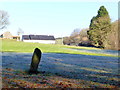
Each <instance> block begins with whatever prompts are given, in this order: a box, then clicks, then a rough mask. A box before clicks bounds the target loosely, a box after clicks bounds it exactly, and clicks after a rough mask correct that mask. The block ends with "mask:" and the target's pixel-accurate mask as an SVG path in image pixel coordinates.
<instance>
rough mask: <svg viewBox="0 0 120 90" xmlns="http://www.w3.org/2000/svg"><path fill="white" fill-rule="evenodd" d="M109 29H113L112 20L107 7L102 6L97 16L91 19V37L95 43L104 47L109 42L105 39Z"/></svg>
mask: <svg viewBox="0 0 120 90" xmlns="http://www.w3.org/2000/svg"><path fill="white" fill-rule="evenodd" d="M109 31H111V20H110V17H109V14H108V11H107V10H106V8H105V7H104V6H101V7H100V9H99V10H98V14H97V16H95V17H93V18H92V19H91V23H90V26H89V31H88V35H89V39H90V40H91V41H92V44H93V45H95V46H100V47H103V48H104V47H106V44H107V43H108V42H106V41H105V39H106V36H107V34H108V33H109Z"/></svg>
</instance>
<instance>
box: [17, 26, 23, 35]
mask: <svg viewBox="0 0 120 90" xmlns="http://www.w3.org/2000/svg"><path fill="white" fill-rule="evenodd" d="M23 33H24V31H23V30H22V29H21V28H19V29H18V31H17V34H18V36H19V35H21V34H23Z"/></svg>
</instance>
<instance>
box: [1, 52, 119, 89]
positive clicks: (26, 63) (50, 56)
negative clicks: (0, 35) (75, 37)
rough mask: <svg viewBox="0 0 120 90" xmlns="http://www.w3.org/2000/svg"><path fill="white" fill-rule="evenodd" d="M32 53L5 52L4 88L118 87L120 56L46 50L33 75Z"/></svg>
mask: <svg viewBox="0 0 120 90" xmlns="http://www.w3.org/2000/svg"><path fill="white" fill-rule="evenodd" d="M31 58H32V53H8V52H3V53H2V70H3V71H2V79H3V88H9V87H10V88H56V87H59V88H66V87H71V88H118V81H119V80H120V79H119V74H118V58H117V57H105V56H89V55H75V54H74V55H73V54H55V53H43V54H42V58H41V62H40V65H39V68H38V71H39V73H38V74H33V75H29V74H28V73H27V71H28V70H29V68H30V64H31Z"/></svg>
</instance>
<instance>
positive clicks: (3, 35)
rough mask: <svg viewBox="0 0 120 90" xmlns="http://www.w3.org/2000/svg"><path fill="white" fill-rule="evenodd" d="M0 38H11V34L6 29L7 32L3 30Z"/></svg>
mask: <svg viewBox="0 0 120 90" xmlns="http://www.w3.org/2000/svg"><path fill="white" fill-rule="evenodd" d="M0 37H1V38H4V39H12V38H13V37H12V34H11V33H10V32H9V31H7V32H4V33H3V34H1V35H0Z"/></svg>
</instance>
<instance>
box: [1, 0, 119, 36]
mask: <svg viewBox="0 0 120 90" xmlns="http://www.w3.org/2000/svg"><path fill="white" fill-rule="evenodd" d="M102 5H104V6H105V8H106V9H107V11H108V12H109V15H110V18H111V21H115V20H117V19H118V2H97V1H96V2H95V1H94V2H90V1H89V2H88V1H86V2H83V1H78V2H76V1H71V2H68V1H66V2H63V1H62V2H60V1H59V2H55V1H50V2H48V1H46V2H41V1H39V2H38V1H31V2H30V1H29V2H24V1H21V2H15V1H12V2H10V1H9V2H8V1H6V2H0V10H4V11H7V12H8V14H9V16H10V17H9V21H10V25H9V26H8V28H7V29H6V30H4V31H7V30H8V31H10V32H11V33H12V34H13V35H16V34H17V30H18V28H21V29H22V30H23V31H24V34H40V35H54V36H55V37H61V36H69V35H70V34H71V33H72V31H73V30H74V29H76V28H80V29H83V28H88V27H89V24H90V20H91V18H92V17H93V16H96V15H97V11H98V9H99V8H100V6H102Z"/></svg>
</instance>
